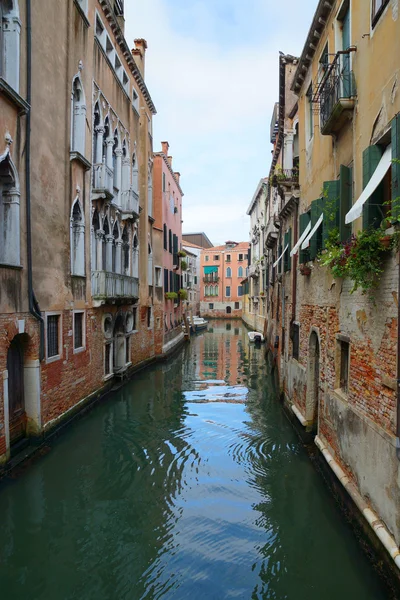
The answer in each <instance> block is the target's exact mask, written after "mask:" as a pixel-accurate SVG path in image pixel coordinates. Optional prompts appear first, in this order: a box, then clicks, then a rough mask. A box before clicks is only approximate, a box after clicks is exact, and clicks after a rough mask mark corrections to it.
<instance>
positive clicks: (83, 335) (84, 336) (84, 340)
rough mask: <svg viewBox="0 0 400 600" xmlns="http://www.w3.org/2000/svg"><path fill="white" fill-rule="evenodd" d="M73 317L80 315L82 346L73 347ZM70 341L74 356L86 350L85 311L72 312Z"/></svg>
mask: <svg viewBox="0 0 400 600" xmlns="http://www.w3.org/2000/svg"><path fill="white" fill-rule="evenodd" d="M75 315H82V346H79V347H78V348H76V347H75ZM72 339H73V344H74V354H79V353H80V352H84V350H86V311H84V310H74V311H73V316H72Z"/></svg>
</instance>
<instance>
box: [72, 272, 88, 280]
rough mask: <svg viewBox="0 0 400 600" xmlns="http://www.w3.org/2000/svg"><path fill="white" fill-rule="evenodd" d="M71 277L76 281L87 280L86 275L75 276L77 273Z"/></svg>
mask: <svg viewBox="0 0 400 600" xmlns="http://www.w3.org/2000/svg"><path fill="white" fill-rule="evenodd" d="M71 277H73V278H74V279H82V280H85V279H86V275H75V273H71Z"/></svg>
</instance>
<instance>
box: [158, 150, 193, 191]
mask: <svg viewBox="0 0 400 600" xmlns="http://www.w3.org/2000/svg"><path fill="white" fill-rule="evenodd" d="M153 156H160V157H161V158H162V159H163V160H164V162H165V164H166V165H167V167H168V170H169V172H170V173H171V175H172V177H173V179H174V181H175V183H176V185H177V186H178V190H179V191H180V193H181V196H182V198H183V196H184V195H185V194H184V193H183V192H182V188H181V186H180V185H179V181H178V179H177V178H176V175H175V173H174V171H173V170H172V167H171V165H170V163H169V160H168V156H166V155H165V154H164V152H153Z"/></svg>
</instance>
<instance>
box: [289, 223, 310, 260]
mask: <svg viewBox="0 0 400 600" xmlns="http://www.w3.org/2000/svg"><path fill="white" fill-rule="evenodd" d="M310 229H311V222H310V223H309V224H308V225H307V227H306V228H305V230H304V231H303V233H302V234H301V236H300V238H299V241H298V242H297V244H296V245H295V247H294V248H293V250H292V251H291V253H290V256H293V254H297V251H298V249H299V248H300V244H301V243H302V242H303V241H304V239H305V238H306V237H307V234H308V232H309V231H310Z"/></svg>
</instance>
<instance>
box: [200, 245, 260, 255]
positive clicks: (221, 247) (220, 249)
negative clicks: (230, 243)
mask: <svg viewBox="0 0 400 600" xmlns="http://www.w3.org/2000/svg"><path fill="white" fill-rule="evenodd" d="M235 243H236V242H235ZM249 248H250V242H238V243H237V245H236V246H235V247H234V248H227V247H226V245H225V244H224V245H223V246H212V247H211V248H203V253H204V252H211V251H212V250H216V251H224V250H229V252H232V250H248V249H249Z"/></svg>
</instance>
